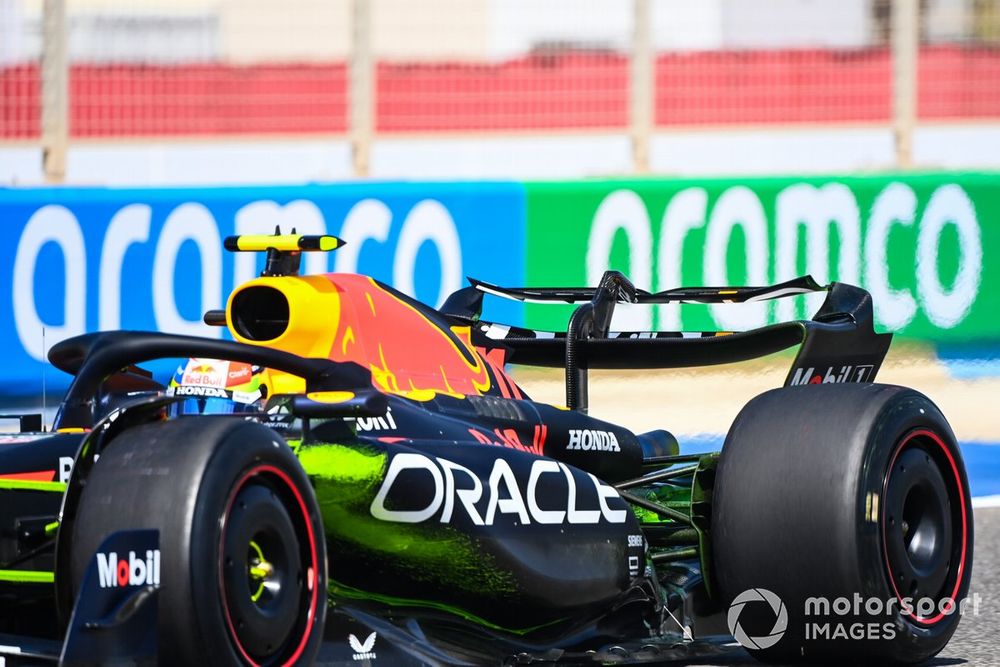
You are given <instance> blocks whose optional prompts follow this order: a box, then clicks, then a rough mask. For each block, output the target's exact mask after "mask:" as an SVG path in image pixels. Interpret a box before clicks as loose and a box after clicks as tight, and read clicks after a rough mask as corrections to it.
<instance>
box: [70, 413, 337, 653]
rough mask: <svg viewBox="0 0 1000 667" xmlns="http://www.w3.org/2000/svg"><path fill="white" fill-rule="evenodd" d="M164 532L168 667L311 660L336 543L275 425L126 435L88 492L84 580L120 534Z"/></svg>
mask: <svg viewBox="0 0 1000 667" xmlns="http://www.w3.org/2000/svg"><path fill="white" fill-rule="evenodd" d="M138 528H154V529H157V530H159V531H160V553H161V558H160V567H161V573H160V581H161V588H160V592H159V594H158V597H159V650H160V662H161V663H162V664H219V665H223V664H226V665H228V664H247V665H283V664H290V663H299V662H301V663H305V664H308V663H309V662H311V661H312V660H313V659H314V658H315V655H316V653H317V651H318V650H319V646H320V642H321V641H322V634H323V624H324V619H325V614H326V550H325V539H324V535H323V530H322V524H321V520H320V515H319V510H318V506H317V503H316V498H315V495H314V493H313V490H312V487H311V485H310V483H309V480H308V478H307V477H306V475H305V472H304V471H303V470H302V467H301V466H300V465H299V463H298V460H297V459H296V457H295V455H294V454H293V453H292V451H291V450H290V449H289V447H288V445H287V444H285V443H284V442H283V441H282V440H281V439H280V438H279V437H278V436H277V435H275V434H274V432H273V431H271V430H270V429H268V428H266V427H265V426H263V425H261V424H257V423H254V422H248V421H239V420H236V419H233V418H232V417H185V418H182V419H179V420H176V421H170V422H160V423H154V424H146V425H143V426H139V427H136V428H133V429H130V430H128V431H126V432H125V433H123V434H122V435H120V436H118V437H117V438H116V439H115V440H114V441H112V442H111V444H110V445H109V446H108V448H107V449H106V450H105V451H104V452H103V453H102V454H101V458H100V460H99V461H98V463H97V465H95V466H94V469H93V472H92V473H91V476H90V478H89V479H88V480H87V484H86V487H85V488H84V491H83V493H82V495H81V498H80V506H79V512H78V515H77V520H76V523H75V524H74V527H73V533H72V535H73V536H72V540H73V543H72V552H73V556H72V565H71V572H72V580H73V587H74V591H77V590H78V589H79V586H80V583H81V581H82V578H83V575H84V572H85V570H86V568H87V565H88V563H89V560H90V559H91V558H92V557H93V553H94V551H95V550H96V549H97V548H98V546H99V545H100V543H101V542H102V541H103V540H104V538H105V537H106V536H108V535H109V534H111V533H113V532H115V531H118V530H126V529H138Z"/></svg>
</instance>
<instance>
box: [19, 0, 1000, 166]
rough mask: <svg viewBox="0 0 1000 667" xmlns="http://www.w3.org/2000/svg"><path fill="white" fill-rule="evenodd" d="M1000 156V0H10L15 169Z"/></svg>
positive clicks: (866, 162)
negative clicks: (277, 0)
mask: <svg viewBox="0 0 1000 667" xmlns="http://www.w3.org/2000/svg"><path fill="white" fill-rule="evenodd" d="M43 149H44V152H43ZM43 155H44V157H45V160H43ZM998 165H1000V0H898V2H895V3H890V2H889V0H752V1H747V0H634V1H633V2H622V1H621V0H545V1H544V2H539V1H537V0H534V1H533V0H425V1H423V2H419V3H415V2H408V1H407V0H284V1H282V2H273V1H270V0H46V1H44V2H43V0H0V183H5V184H32V183H41V182H44V181H46V180H48V181H51V182H67V183H77V184H128V185H163V184H191V183H237V182H238V183H246V182H268V183H275V182H289V183H290V182H302V181H307V180H318V179H345V178H354V177H361V176H374V177H382V178H398V177H406V178H421V177H425V178H426V177H430V178H483V177H501V178H531V177H543V178H551V177H579V176H603V175H628V174H643V173H655V174H679V175H701V174H747V173H762V174H764V173H775V172H788V173H803V172H824V171H826V172H828V171H833V170H841V171H842V170H852V171H858V170H862V171H871V170H886V169H893V168H907V169H908V168H913V167H917V168H942V167H943V168H984V167H985V168H992V167H996V166H998Z"/></svg>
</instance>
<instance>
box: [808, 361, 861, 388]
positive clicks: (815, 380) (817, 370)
mask: <svg viewBox="0 0 1000 667" xmlns="http://www.w3.org/2000/svg"><path fill="white" fill-rule="evenodd" d="M874 377H875V366H874V365H872V364H844V365H839V366H802V367H799V368H795V369H793V370H792V373H791V377H790V378H789V380H788V386H790V387H794V386H797V385H803V384H845V383H848V382H871V381H872V379H873V378H874Z"/></svg>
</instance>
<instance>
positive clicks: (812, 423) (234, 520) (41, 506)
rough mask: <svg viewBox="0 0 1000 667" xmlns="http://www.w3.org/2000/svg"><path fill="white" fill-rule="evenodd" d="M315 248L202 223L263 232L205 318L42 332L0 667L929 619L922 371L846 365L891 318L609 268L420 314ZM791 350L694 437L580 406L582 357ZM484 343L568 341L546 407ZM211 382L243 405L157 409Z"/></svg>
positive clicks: (471, 651)
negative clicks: (50, 335) (314, 257)
mask: <svg viewBox="0 0 1000 667" xmlns="http://www.w3.org/2000/svg"><path fill="white" fill-rule="evenodd" d="M338 245H339V241H338V240H337V239H336V238H334V237H307V236H296V235H284V236H283V235H275V236H259V237H246V236H244V237H233V238H230V239H227V241H226V246H227V248H228V249H230V250H233V251H237V252H243V251H247V252H257V251H264V252H266V253H267V261H266V267H265V269H264V271H263V273H262V275H261V276H260V277H259V278H257V279H255V280H253V281H250V282H249V283H247V284H244V285H241V286H239V287H238V288H237V289H236V290H235V291H234V293H233V294H232V295H231V296H230V297H229V300H228V303H227V307H226V309H225V310H224V311H210V312H209V313H207V314H206V316H205V321H206V324H209V325H215V326H224V327H226V328H227V329H228V330H229V332H230V334H231V335H232V338H234V339H235V340H233V341H229V340H219V339H216V338H197V337H188V336H175V335H168V334H162V333H149V332H126V331H119V332H105V333H96V334H87V335H84V336H79V337H76V338H72V339H69V340H66V341H63V342H61V343H59V344H57V345H55V346H54V347H53V348H52V350H51V352H50V354H49V358H50V360H51V362H52V363H53V364H54V365H55V366H56V367H58V368H59V369H61V370H63V371H66V372H68V373H70V374H72V375H73V376H74V379H73V381H72V384H71V385H70V388H69V390H68V391H67V393H66V395H65V397H64V399H63V401H62V403H61V405H60V408H59V411H58V414H57V416H56V418H55V423H54V429H53V430H52V431H48V432H42V430H41V424H40V418H39V417H38V416H32V415H25V416H23V417H22V418H21V420H22V433H19V434H13V435H9V436H6V437H4V438H3V441H2V442H3V444H2V445H0V497H2V499H3V502H2V504H0V602H2V604H0V633H2V636H0V655H2V656H5V659H6V660H7V661H8V663H12V662H18V661H21V662H29V663H30V662H61V663H63V664H81V663H116V662H124V663H156V662H158V663H160V664H170V665H174V664H215V665H223V664H234V665H241V664H242V665H290V664H309V663H312V662H319V663H323V664H336V663H339V664H378V663H384V664H435V665H436V664H442V665H451V664H475V665H478V664H590V663H607V662H614V663H622V664H645V663H656V662H664V661H672V660H684V659H691V658H695V657H698V656H705V655H713V654H717V653H720V652H724V651H728V650H731V648H732V647H733V646H735V642H739V643H740V644H742V645H743V646H745V647H746V648H747V649H748V650H749V651H750V652H751V653H752V654H753V655H754V656H755V657H757V658H759V659H761V660H764V661H799V660H805V661H812V660H830V659H835V660H840V661H847V662H859V661H865V660H869V661H896V662H911V663H912V662H919V661H921V660H924V659H926V658H928V657H930V656H932V655H934V654H936V653H937V652H938V651H940V650H941V649H942V648H943V647H944V645H945V644H946V643H947V641H948V639H949V638H950V637H951V635H952V634H953V633H954V631H955V628H956V626H957V623H958V621H959V617H960V615H959V614H958V613H957V607H958V606H959V605H960V603H961V601H962V600H963V599H964V598H965V597H966V594H967V591H968V586H969V580H970V576H971V562H972V543H973V535H972V523H971V506H970V499H969V490H968V483H967V480H966V475H965V471H964V467H963V464H962V460H961V456H960V453H959V450H958V447H957V445H956V441H955V436H954V434H953V433H952V430H951V428H950V427H949V425H948V423H947V421H946V420H945V418H944V417H943V416H942V415H941V413H940V411H939V410H938V409H937V407H936V406H935V405H934V404H933V403H932V402H931V401H930V400H929V399H927V398H926V397H925V396H923V395H921V394H920V393H918V392H916V391H913V390H911V389H907V388H904V387H897V386H889V385H881V384H876V383H874V379H875V376H876V373H877V372H878V370H879V366H880V365H881V363H882V360H883V358H884V356H885V354H886V352H887V350H888V347H889V343H890V339H891V336H890V335H889V334H880V333H876V332H875V331H874V329H873V315H872V303H871V298H870V296H869V295H868V294H867V293H866V292H865V291H863V290H861V289H859V288H857V287H852V286H850V285H846V284H840V283H833V284H831V285H829V286H827V287H821V286H819V285H817V284H816V283H815V282H814V281H813V280H812V279H811V278H808V277H803V278H799V279H796V280H792V281H789V282H787V283H783V284H780V285H775V286H764V287H704V288H679V289H672V290H667V291H664V292H658V293H650V292H647V291H644V290H641V289H636V288H635V287H634V286H633V285H632V284H631V283H630V282H629V281H628V279H627V278H626V277H625V276H624V275H622V274H620V273H616V272H608V273H606V274H605V276H604V277H603V279H602V280H601V282H600V284H599V285H598V286H597V287H593V288H537V289H530V288H505V287H500V286H496V285H491V284H488V283H484V282H479V281H472V284H471V286H470V287H467V288H464V289H461V290H459V291H458V292H456V293H455V294H453V295H452V296H451V297H449V298H448V299H447V300H446V302H445V303H444V305H443V306H442V307H441V308H440V309H433V308H430V307H428V306H426V305H424V304H421V303H419V302H417V301H415V300H414V299H411V298H409V297H407V296H405V295H403V294H401V293H399V292H397V291H395V290H393V289H392V288H390V287H388V286H386V285H384V284H382V283H380V282H378V281H377V280H374V279H371V278H368V277H364V276H357V275H346V274H327V275H312V276H300V275H298V265H299V260H300V253H301V252H304V251H324V250H333V249H335V248H336V247H337V246H338ZM818 291H825V292H826V300H825V302H824V303H823V305H822V307H821V308H820V309H819V311H818V312H817V313H816V314H815V316H814V317H813V318H812V319H810V320H803V321H794V322H787V323H781V324H776V325H772V326H767V327H764V328H761V329H755V330H751V331H746V332H738V333H730V334H728V335H719V333H718V332H706V333H696V334H691V333H674V332H613V331H611V319H612V315H613V313H614V310H615V307H616V305H618V304H622V303H628V304H662V303H672V302H696V303H722V302H747V301H758V300H766V299H774V298H781V297H785V296H789V295H797V294H805V293H810V292H818ZM484 295H493V296H498V297H502V298H513V299H520V300H533V301H541V302H555V303H572V304H577V307H576V309H575V310H574V311H573V314H572V316H571V318H570V319H569V322H568V324H567V327H566V330H565V331H562V332H543V331H534V330H528V329H524V328H519V327H513V326H507V325H502V324H499V323H493V322H489V321H487V320H486V319H483V317H482V306H483V297H484ZM795 346H799V351H798V353H797V356H796V357H795V360H794V362H793V364H792V368H791V370H790V371H789V373H788V376H787V378H786V381H785V386H783V387H780V388H776V389H774V390H772V391H769V392H766V393H764V394H762V395H760V396H758V397H756V398H754V399H753V400H751V401H750V402H749V403H748V404H747V405H746V407H745V408H744V409H743V410H742V411H741V412H740V414H739V416H738V417H737V418H736V420H735V422H734V423H733V425H732V428H731V429H730V431H729V433H728V435H727V437H726V440H725V444H724V446H723V448H722V451H721V452H716V453H708V454H693V453H686V452H685V449H684V447H683V444H682V443H678V441H677V439H676V438H675V437H674V436H673V435H672V434H671V433H670V432H669V431H668V430H655V431H651V432H648V433H634V432H632V431H630V430H629V429H626V428H624V427H622V426H619V425H616V424H612V423H609V422H606V421H601V420H598V419H595V418H594V417H591V416H589V415H588V391H587V387H588V371H589V370H590V369H592V368H611V369H652V368H656V369H664V368H677V367H687V366H701V365H707V364H718V363H731V362H737V361H741V360H747V359H751V358H755V357H760V356H763V355H767V354H770V353H773V352H777V351H780V350H784V349H787V348H791V347H795ZM172 357H181V358H193V359H194V360H195V365H193V366H192V365H189V366H188V367H187V368H188V369H189V370H190V373H189V372H188V371H182V372H180V373H179V374H178V376H177V378H175V380H176V381H175V382H172V383H171V385H172V386H163V385H161V384H159V383H157V382H155V381H154V380H153V379H152V378H151V376H150V375H149V374H148V373H146V372H145V371H143V370H142V366H141V365H142V364H144V363H147V362H150V361H152V360H155V359H161V358H172ZM213 360H214V361H213ZM216 363H217V364H226V365H225V366H224V367H223V369H224V370H223V371H222V373H223V375H222V376H221V377H223V379H222V380H220V381H219V382H218V383H215V382H214V381H208V380H205V379H204V378H208V377H213V372H215V370H217V369H213V364H216ZM509 363H515V364H523V365H528V366H543V367H556V368H561V369H564V371H565V376H566V405H565V406H553V405H547V404H544V403H540V402H536V401H533V400H531V398H530V396H529V394H528V393H527V392H526V390H525V389H524V388H522V387H521V386H519V385H518V383H517V382H515V381H514V379H513V378H512V377H511V376H510V375H508V374H507V372H506V370H505V368H506V365H507V364H509ZM227 372H228V374H229V375H228V376H226V375H225V373H227ZM258 374H260V377H257V376H258ZM265 376H266V377H265ZM230 380H231V381H230ZM251 381H253V384H252V385H247V384H246V383H247V382H251ZM236 385H238V391H237V387H236ZM237 393H239V394H240V395H239V396H237ZM234 399H236V400H235V402H236V403H240V404H241V405H243V406H246V405H249V404H255V405H263V406H264V407H263V408H262V409H259V410H256V411H250V410H246V409H237V410H227V411H226V412H231V413H232V414H224V415H219V414H216V415H209V414H205V413H206V412H209V411H208V410H203V409H199V410H195V411H194V414H192V413H191V411H182V410H178V409H177V408H178V406H180V405H184V404H190V403H191V402H194V403H195V404H197V405H199V406H202V407H204V406H205V405H207V404H209V403H211V402H212V401H219V400H222V401H229V403H230V404H231V403H233V402H234ZM669 408H670V406H669V405H664V414H665V415H669V411H670V410H669ZM664 426H665V427H669V423H665V424H664ZM842 599H846V600H865V601H868V600H878V601H883V602H887V603H888V604H883V605H880V606H878V608H877V609H876V608H875V606H873V605H870V604H861V605H858V604H853V605H850V608H849V609H847V610H844V609H843V605H842V604H841V603H840V600H842ZM824 601H826V606H824ZM915 601H921V602H922V601H928V603H929V604H930V605H933V606H932V608H926V606H925V605H921V604H916V603H915ZM893 603H894V604H893ZM841 611H843V612H844V613H840V612H841ZM818 614H826V615H830V614H837V616H836V618H834V619H832V620H831V619H830V618H818V617H817V615H818ZM819 621H822V622H819ZM859 627H860V628H862V629H864V633H862V634H861V635H860V636H859V634H858V632H856V629H857V628H859Z"/></svg>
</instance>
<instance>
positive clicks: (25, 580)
mask: <svg viewBox="0 0 1000 667" xmlns="http://www.w3.org/2000/svg"><path fill="white" fill-rule="evenodd" d="M55 580H56V575H55V573H54V572H36V571H34V570H0V581H16V582H18V583H22V584H51V583H54V582H55Z"/></svg>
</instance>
